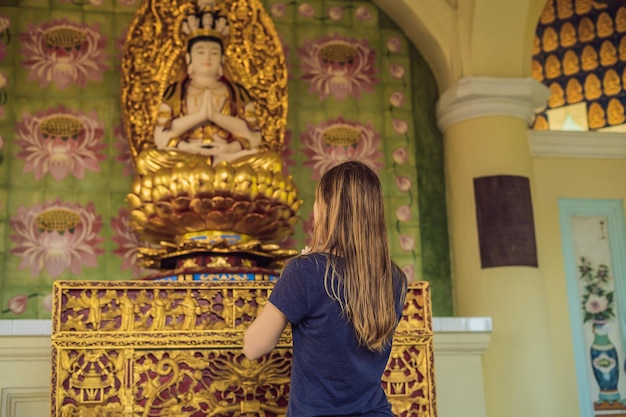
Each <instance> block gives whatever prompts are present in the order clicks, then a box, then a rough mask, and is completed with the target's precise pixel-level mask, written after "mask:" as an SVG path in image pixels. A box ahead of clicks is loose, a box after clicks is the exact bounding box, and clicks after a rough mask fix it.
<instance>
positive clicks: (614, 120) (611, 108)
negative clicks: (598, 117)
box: [606, 98, 626, 126]
mask: <svg viewBox="0 0 626 417" xmlns="http://www.w3.org/2000/svg"><path fill="white" fill-rule="evenodd" d="M606 114H607V119H608V122H609V124H610V125H611V126H615V125H621V124H622V123H624V122H625V121H626V115H624V106H623V105H622V103H621V101H619V99H617V98H612V99H611V101H609V105H608V106H607V109H606Z"/></svg>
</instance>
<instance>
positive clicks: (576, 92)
mask: <svg viewBox="0 0 626 417" xmlns="http://www.w3.org/2000/svg"><path fill="white" fill-rule="evenodd" d="M565 95H566V96H567V103H568V104H573V103H578V102H581V101H583V98H584V97H583V86H582V85H580V82H579V81H578V80H577V79H576V78H570V80H569V81H568V82H567V87H565Z"/></svg>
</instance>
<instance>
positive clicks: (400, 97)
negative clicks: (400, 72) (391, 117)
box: [389, 91, 404, 107]
mask: <svg viewBox="0 0 626 417" xmlns="http://www.w3.org/2000/svg"><path fill="white" fill-rule="evenodd" d="M389 102H390V103H391V105H392V106H394V107H402V106H404V93H403V92H402V91H394V92H393V93H391V95H390V96H389Z"/></svg>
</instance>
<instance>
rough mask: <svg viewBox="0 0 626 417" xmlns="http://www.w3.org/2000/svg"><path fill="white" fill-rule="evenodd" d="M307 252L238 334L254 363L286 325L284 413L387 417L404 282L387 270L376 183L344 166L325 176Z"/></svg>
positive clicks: (359, 169)
mask: <svg viewBox="0 0 626 417" xmlns="http://www.w3.org/2000/svg"><path fill="white" fill-rule="evenodd" d="M313 216H314V225H313V233H312V238H311V242H310V247H311V249H310V250H309V251H308V253H306V254H303V255H302V256H298V257H296V258H294V259H292V260H291V261H290V262H288V263H287V265H286V266H285V268H284V270H283V272H282V274H281V276H280V278H279V279H278V281H277V283H276V285H275V286H274V289H273V290H272V293H271V294H270V297H269V301H268V302H267V304H266V305H265V306H264V307H263V310H262V311H261V312H260V313H259V315H258V317H257V318H256V320H255V321H254V322H253V323H252V324H251V325H250V327H249V328H248V330H247V331H246V334H245V336H244V346H243V353H244V354H245V355H246V357H247V358H248V359H257V358H259V357H261V356H263V355H265V354H267V353H269V352H271V350H272V349H273V348H274V347H275V346H276V343H277V342H278V340H279V338H280V335H281V334H282V332H283V330H284V329H285V326H286V325H287V323H291V325H292V331H293V359H292V369H291V386H290V398H289V405H288V411H287V416H288V417H307V416H348V415H349V416H372V417H373V416H393V414H392V413H391V406H390V405H389V402H388V400H387V398H386V396H385V393H384V391H383V389H382V385H381V376H382V373H383V371H384V369H385V366H386V364H387V361H388V359H389V354H390V352H391V342H392V337H393V333H394V331H395V329H396V326H397V324H398V322H399V320H400V317H401V315H402V308H403V305H404V300H405V296H406V276H405V275H404V273H403V272H402V271H401V270H400V269H399V268H398V267H397V266H396V265H394V264H393V263H392V261H391V257H390V254H389V246H388V243H387V228H386V225H385V215H384V209H383V195H382V188H381V184H380V180H379V178H378V176H377V175H376V173H374V171H372V170H371V169H370V168H369V167H367V165H365V164H363V163H361V162H357V161H348V162H344V163H342V164H340V165H338V166H336V167H334V168H332V169H330V170H329V171H328V172H326V173H325V174H324V176H323V177H322V179H321V180H320V183H319V184H318V186H317V189H316V193H315V203H314V206H313Z"/></svg>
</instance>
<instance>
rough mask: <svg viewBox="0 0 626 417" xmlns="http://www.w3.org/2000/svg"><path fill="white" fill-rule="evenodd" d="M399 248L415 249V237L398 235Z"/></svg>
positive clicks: (408, 250)
mask: <svg viewBox="0 0 626 417" xmlns="http://www.w3.org/2000/svg"><path fill="white" fill-rule="evenodd" d="M400 248H402V250H403V251H406V252H410V251H412V250H413V249H415V238H414V237H413V236H407V235H400Z"/></svg>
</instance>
